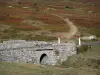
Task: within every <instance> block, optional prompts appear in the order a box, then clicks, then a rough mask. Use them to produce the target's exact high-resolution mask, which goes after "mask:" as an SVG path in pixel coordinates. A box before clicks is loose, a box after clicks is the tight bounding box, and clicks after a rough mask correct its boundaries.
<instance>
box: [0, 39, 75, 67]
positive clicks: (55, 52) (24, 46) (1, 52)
mask: <svg viewBox="0 0 100 75" xmlns="http://www.w3.org/2000/svg"><path fill="white" fill-rule="evenodd" d="M75 48H76V45H75V43H74V42H71V43H60V44H58V43H53V42H45V41H25V40H11V41H4V42H3V43H0V61H7V62H26V63H34V64H49V65H55V64H57V61H58V60H60V61H64V60H66V59H67V57H68V56H71V55H73V54H76V51H75Z"/></svg>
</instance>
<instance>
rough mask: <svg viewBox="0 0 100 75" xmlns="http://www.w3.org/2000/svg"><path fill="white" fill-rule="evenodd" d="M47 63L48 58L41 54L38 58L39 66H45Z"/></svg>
mask: <svg viewBox="0 0 100 75" xmlns="http://www.w3.org/2000/svg"><path fill="white" fill-rule="evenodd" d="M47 62H48V56H47V55H46V54H42V55H41V57H40V64H42V65H46V64H47Z"/></svg>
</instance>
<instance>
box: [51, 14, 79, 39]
mask: <svg viewBox="0 0 100 75" xmlns="http://www.w3.org/2000/svg"><path fill="white" fill-rule="evenodd" d="M52 15H54V16H57V17H59V18H61V19H63V20H64V21H65V22H66V25H67V26H69V28H70V29H69V31H68V32H58V33H56V34H55V35H62V37H64V38H65V39H71V38H72V37H73V36H74V35H75V34H76V33H77V31H78V29H77V27H76V26H75V25H74V24H73V23H72V22H71V21H70V20H69V19H68V18H63V17H62V16H59V15H56V14H52Z"/></svg>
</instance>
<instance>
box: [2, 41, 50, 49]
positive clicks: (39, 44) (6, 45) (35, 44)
mask: <svg viewBox="0 0 100 75" xmlns="http://www.w3.org/2000/svg"><path fill="white" fill-rule="evenodd" d="M30 47H32V48H51V47H52V44H51V43H49V42H45V41H23V40H21V41H14V43H13V41H10V42H9V41H8V42H7V41H6V42H3V43H0V50H4V49H13V48H30Z"/></svg>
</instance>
